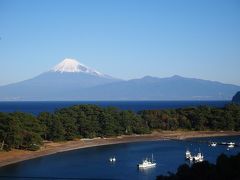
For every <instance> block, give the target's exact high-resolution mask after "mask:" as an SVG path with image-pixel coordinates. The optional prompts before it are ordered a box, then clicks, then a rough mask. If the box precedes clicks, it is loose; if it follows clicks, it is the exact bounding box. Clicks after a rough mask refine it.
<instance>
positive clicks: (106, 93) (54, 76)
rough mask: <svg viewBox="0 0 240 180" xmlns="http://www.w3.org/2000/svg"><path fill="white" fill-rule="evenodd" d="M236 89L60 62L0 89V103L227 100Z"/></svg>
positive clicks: (224, 85) (220, 84)
mask: <svg viewBox="0 0 240 180" xmlns="http://www.w3.org/2000/svg"><path fill="white" fill-rule="evenodd" d="M239 90H240V86H237V85H232V84H225V83H221V82H218V81H209V80H203V79H198V78H186V77H182V76H179V75H174V76H171V77H165V78H159V77H153V76H144V77H142V78H139V79H130V80H121V79H117V78H114V77H112V76H109V75H106V74H103V73H100V72H99V71H97V70H94V69H93V68H89V67H87V66H85V65H83V64H81V63H79V62H78V61H76V60H75V59H64V60H63V61H62V62H60V63H59V64H58V65H56V66H54V68H52V69H50V70H49V71H47V72H44V73H42V74H40V75H38V76H36V77H34V78H31V79H28V80H24V81H21V82H18V83H13V84H9V85H5V86H1V87H0V100H231V99H232V96H233V95H234V94H235V93H236V92H237V91H239Z"/></svg>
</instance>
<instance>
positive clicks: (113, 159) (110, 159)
mask: <svg viewBox="0 0 240 180" xmlns="http://www.w3.org/2000/svg"><path fill="white" fill-rule="evenodd" d="M116 160H117V159H116V158H115V157H110V158H109V161H110V162H116Z"/></svg>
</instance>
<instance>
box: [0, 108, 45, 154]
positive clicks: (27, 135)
mask: <svg viewBox="0 0 240 180" xmlns="http://www.w3.org/2000/svg"><path fill="white" fill-rule="evenodd" d="M0 117H1V118H0V123H1V124H0V129H1V143H2V144H1V149H5V150H10V149H11V148H18V149H28V150H35V149H38V148H39V147H40V145H41V144H42V138H41V136H40V133H41V131H42V130H41V126H40V124H39V123H38V120H37V119H36V118H35V117H34V116H32V115H29V114H26V113H20V112H16V113H10V114H2V113H1V115H0Z"/></svg>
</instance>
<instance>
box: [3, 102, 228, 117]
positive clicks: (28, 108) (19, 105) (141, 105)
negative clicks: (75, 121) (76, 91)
mask: <svg viewBox="0 0 240 180" xmlns="http://www.w3.org/2000/svg"><path fill="white" fill-rule="evenodd" d="M229 102H230V101H50V102H48V101H37V102H34V101H25V102H24V101H18V102H12V101H10V102H0V112H15V111H21V112H27V113H32V114H35V115H37V114H39V113H40V112H43V111H44V112H53V111H55V110H57V109H61V108H65V107H70V106H73V105H77V104H96V105H99V106H101V107H109V106H114V107H117V108H119V109H121V110H132V111H135V112H137V111H140V110H145V109H173V108H183V107H191V106H200V105H209V106H214V107H223V106H225V105H226V104H227V103H229Z"/></svg>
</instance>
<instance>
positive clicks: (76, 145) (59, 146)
mask: <svg viewBox="0 0 240 180" xmlns="http://www.w3.org/2000/svg"><path fill="white" fill-rule="evenodd" d="M235 135H240V132H234V131H161V132H153V133H151V134H144V135H122V136H118V137H113V138H94V139H78V140H74V141H67V142H58V143H56V142H45V143H44V145H43V146H42V148H41V149H40V150H38V151H26V150H12V151H9V152H0V167H3V166H7V165H10V164H14V163H18V162H21V161H26V160H30V159H34V158H39V157H42V156H47V155H52V154H56V153H61V152H66V151H71V150H76V149H82V148H90V147H96V146H104V145H112V144H120V143H130V142H143V141H157V140H165V139H167V140H170V139H174V140H176V139H178V140H179V139H182V140H183V139H187V138H197V137H214V136H235Z"/></svg>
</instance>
